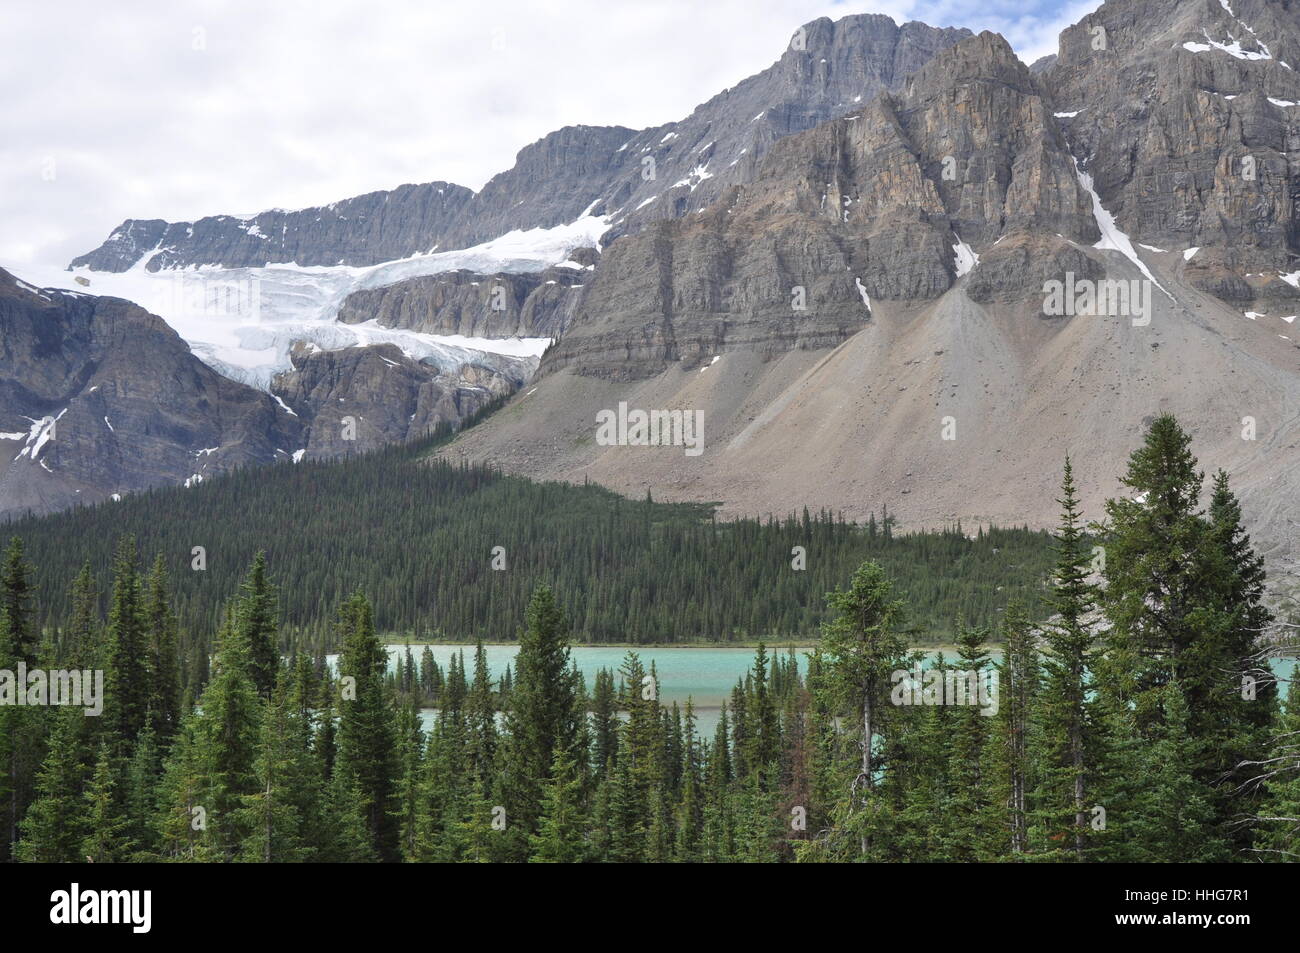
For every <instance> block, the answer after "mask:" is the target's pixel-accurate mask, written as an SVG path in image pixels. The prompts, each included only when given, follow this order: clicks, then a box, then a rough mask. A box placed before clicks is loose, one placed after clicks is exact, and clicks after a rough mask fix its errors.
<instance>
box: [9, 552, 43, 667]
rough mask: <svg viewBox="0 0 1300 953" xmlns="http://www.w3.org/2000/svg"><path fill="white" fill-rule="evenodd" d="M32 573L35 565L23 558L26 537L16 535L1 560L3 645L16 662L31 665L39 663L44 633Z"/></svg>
mask: <svg viewBox="0 0 1300 953" xmlns="http://www.w3.org/2000/svg"><path fill="white" fill-rule="evenodd" d="M31 574H32V568H31V566H29V565H27V563H26V562H25V561H24V559H23V541H22V540H21V539H19V538H18V537H17V536H15V537H13V538H12V539H11V540H10V541H9V548H8V549H7V550H6V551H5V555H4V561H3V564H0V611H2V612H3V614H4V617H5V619H6V620H7V625H6V627H5V632H4V634H5V636H6V645H5V646H3V649H4V654H5V655H6V656H7V657H8V658H10V659H12V660H13V662H14V664H15V665H16V664H17V663H19V662H23V663H25V664H26V665H27V667H28V668H33V667H35V666H36V644H37V642H38V640H39V637H40V633H39V632H37V630H36V624H35V621H34V619H33V606H32V602H33V600H34V596H33V592H34V588H33V585H32V581H31V578H30V577H31Z"/></svg>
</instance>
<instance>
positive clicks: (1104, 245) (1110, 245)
mask: <svg viewBox="0 0 1300 953" xmlns="http://www.w3.org/2000/svg"><path fill="white" fill-rule="evenodd" d="M1074 172H1075V174H1076V175H1077V176H1078V177H1079V185H1081V186H1082V187H1083V190H1084V191H1085V192H1087V193H1088V195H1089V197H1090V198H1091V199H1092V217H1093V218H1094V219H1096V221H1097V229H1098V230H1099V231H1100V232H1101V241H1099V242H1097V244H1095V245H1093V246H1092V247H1093V248H1099V249H1102V250H1111V251H1117V252H1119V253H1120V254H1121V255H1123V256H1124V257H1125V258H1127V259H1128V260H1129V261H1131V262H1132V263H1133V264H1134V265H1136V266H1137V269H1138V271H1140V272H1142V274H1143V275H1145V276H1146V279H1147V280H1148V281H1150V282H1151V283H1152V284H1153V285H1155V286H1156V287H1157V288H1159V289H1160V290H1161V291H1162V292H1164V294H1165V297H1167V298H1168V299H1169V300H1170V301H1173V300H1174V296H1173V295H1171V294H1170V293H1169V292H1168V291H1165V286H1164V285H1162V284H1161V283H1160V282H1158V281H1156V276H1155V275H1153V274H1151V269H1149V268H1148V267H1147V266H1146V263H1145V262H1143V261H1142V259H1141V258H1139V257H1138V253H1137V251H1136V250H1135V249H1134V248H1133V243H1132V242H1131V241H1129V237H1128V236H1127V235H1125V234H1124V233H1123V232H1122V231H1120V229H1119V227H1118V226H1117V225H1116V224H1115V216H1114V215H1111V214H1110V212H1108V211H1106V209H1105V208H1104V207H1103V206H1102V204H1101V197H1100V196H1099V195H1098V194H1097V190H1096V189H1094V188H1093V187H1092V176H1091V175H1089V174H1088V173H1087V172H1084V171H1083V170H1082V169H1080V168H1079V160H1078V159H1075V160H1074Z"/></svg>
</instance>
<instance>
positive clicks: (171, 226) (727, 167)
mask: <svg viewBox="0 0 1300 953" xmlns="http://www.w3.org/2000/svg"><path fill="white" fill-rule="evenodd" d="M969 35H970V31H969V30H954V29H935V28H933V27H930V26H926V25H925V24H924V23H905V24H903V25H902V26H899V25H897V24H895V23H894V21H893V20H892V19H890V18H889V17H887V16H880V15H870V14H867V15H859V16H849V17H845V18H844V19H842V20H838V21H831V20H829V19H826V18H822V19H819V20H815V21H813V22H812V23H809V24H807V25H805V26H804V27H801V28H800V29H799V30H798V31H796V33H795V35H794V36H793V37H792V38H791V41H790V44H789V47H788V48H787V50H786V51H785V53H783V54H782V56H781V58H780V59H779V60H778V61H777V62H776V63H775V64H773V65H772V66H771V67H769V68H768V69H766V70H764V71H763V72H761V73H759V74H757V75H755V76H752V77H750V78H749V79H746V80H744V81H743V82H741V83H739V84H737V85H736V86H735V87H734V88H732V89H729V90H724V91H723V92H721V93H719V94H718V95H717V96H715V97H713V98H712V99H711V100H709V101H708V102H706V103H704V104H703V105H701V106H699V107H698V108H696V110H695V111H694V112H692V113H691V115H690V116H688V117H686V118H685V119H683V120H681V121H680V122H674V123H668V124H666V125H663V126H657V127H655V128H652V129H644V130H641V131H639V132H638V131H637V130H634V129H628V128H625V127H622V126H566V127H564V128H563V129H559V130H556V131H555V132H553V133H550V134H549V135H547V136H544V137H543V138H542V139H540V140H539V141H537V142H535V143H533V144H531V145H529V146H526V147H525V148H524V149H522V150H521V151H520V152H519V154H518V156H517V157H516V159H515V165H514V166H513V167H512V168H511V169H509V170H507V171H505V172H502V173H501V174H499V175H497V176H495V177H493V178H492V179H491V180H490V181H489V182H488V183H487V184H486V185H485V186H484V187H483V189H482V190H481V191H479V192H477V193H474V192H471V191H470V190H468V189H465V188H463V187H462V186H457V185H452V184H450V183H447V182H433V183H429V184H426V185H404V186H402V187H400V188H398V189H394V190H393V191H391V192H372V193H370V194H368V195H362V196H358V197H356V198H352V199H347V200H345V201H342V202H336V203H334V204H333V205H329V206H326V207H324V208H311V209H303V210H302V211H297V212H285V211H282V210H279V209H273V210H271V211H267V212H262V213H261V214H259V215H255V216H231V215H218V216H212V217H209V218H204V219H200V220H199V221H197V222H192V223H191V222H176V223H167V222H163V221H161V220H148V221H140V220H134V219H128V220H127V221H125V222H123V223H122V224H121V225H119V226H118V227H117V228H116V229H114V230H113V233H112V234H111V235H110V236H109V237H108V239H107V240H106V241H105V242H104V244H103V245H101V246H100V247H99V248H97V249H95V250H94V251H92V252H90V253H88V254H86V255H82V256H80V257H78V258H75V259H73V261H72V263H71V266H70V267H72V268H78V267H87V268H90V269H92V270H95V271H126V270H127V269H129V268H131V267H132V266H134V265H135V264H136V263H137V262H140V261H141V260H142V259H143V260H144V261H145V267H147V268H148V269H150V270H155V271H156V270H158V269H160V268H175V267H187V266H190V265H220V266H223V267H227V268H235V267H258V266H262V265H266V264H268V263H284V262H296V263H297V264H299V265H337V264H343V265H373V264H377V263H379V262H383V261H391V260H393V259H397V258H405V257H407V256H409V255H414V254H420V253H425V252H429V251H431V250H434V249H437V250H440V251H449V250H453V249H458V248H466V247H469V246H471V245H477V244H480V243H482V242H485V241H488V240H490V239H493V238H496V237H498V236H500V235H503V234H505V233H506V232H510V231H513V230H516V229H529V228H552V227H554V226H557V225H563V224H567V223H569V222H572V221H574V220H576V219H578V218H581V217H583V216H584V215H587V214H592V213H596V214H602V215H607V216H609V217H610V218H611V219H614V220H615V222H614V224H615V225H616V226H617V228H618V229H621V230H627V229H629V228H631V227H633V226H634V225H635V224H638V223H641V222H645V221H652V220H654V219H657V218H664V217H668V216H672V215H683V214H685V213H686V212H688V211H692V210H694V209H696V208H701V207H703V206H704V205H706V204H708V203H709V202H711V201H713V199H714V198H716V197H717V196H718V195H719V194H721V192H722V190H723V189H724V188H725V187H726V186H727V185H729V184H731V183H734V182H741V181H745V180H746V179H747V178H748V177H749V176H750V175H752V173H753V170H754V169H755V168H756V162H757V160H758V159H760V158H761V157H762V155H763V154H764V153H765V152H766V151H767V150H768V149H769V148H770V147H771V146H772V144H773V143H774V142H776V141H777V140H778V139H780V138H781V137H782V136H785V135H788V134H790V133H792V132H798V131H801V130H804V129H808V128H811V127H812V126H814V125H816V124H817V123H819V122H822V121H823V120H826V119H830V118H832V117H833V116H838V115H841V114H843V113H844V112H847V111H849V110H850V109H852V108H853V104H854V103H856V102H865V101H867V100H869V99H871V98H872V97H874V96H875V95H876V94H877V93H879V92H880V91H881V90H884V89H893V88H896V87H897V86H898V85H900V84H901V83H902V81H903V79H904V78H905V77H906V76H907V74H908V73H909V72H910V71H912V70H914V69H917V68H918V67H920V66H921V65H923V64H924V63H925V62H926V61H927V60H929V59H930V58H931V57H932V56H933V55H934V54H935V53H936V52H938V51H939V50H941V49H943V48H945V47H948V46H951V45H952V44H953V43H955V42H956V41H957V40H959V39H960V38H962V37H964V36H969ZM647 159H649V160H652V161H653V162H654V163H655V165H654V168H653V171H650V168H649V166H648V165H647V163H646V160H647ZM674 183H675V184H674ZM661 198H662V201H660V199H661ZM652 200H653V201H652ZM620 212H621V213H623V214H622V215H619V213H620Z"/></svg>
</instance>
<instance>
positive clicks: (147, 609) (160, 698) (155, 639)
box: [142, 554, 181, 749]
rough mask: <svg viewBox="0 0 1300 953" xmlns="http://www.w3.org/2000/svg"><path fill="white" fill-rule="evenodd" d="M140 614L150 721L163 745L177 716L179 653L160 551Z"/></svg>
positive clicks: (179, 713) (169, 738)
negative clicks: (145, 647)
mask: <svg viewBox="0 0 1300 953" xmlns="http://www.w3.org/2000/svg"><path fill="white" fill-rule="evenodd" d="M143 602H144V605H143V610H142V611H143V616H144V621H145V628H146V638H147V640H148V645H149V678H150V686H151V689H152V690H151V692H150V696H149V715H150V724H151V725H152V727H153V730H154V733H155V735H156V736H157V741H158V744H159V745H160V746H161V747H163V748H164V749H165V748H166V747H167V746H168V745H169V744H170V743H171V739H172V737H173V736H174V735H175V734H176V729H177V728H178V727H179V726H180V720H181V698H180V695H181V690H180V657H179V655H178V647H177V646H178V639H177V634H176V615H175V613H174V612H172V608H171V603H170V600H169V595H168V591H167V568H166V564H165V563H164V562H163V558H162V555H161V554H160V555H159V556H158V557H157V559H155V561H154V564H153V570H152V572H151V573H150V574H149V579H148V582H147V583H146V585H145V587H144V592H143Z"/></svg>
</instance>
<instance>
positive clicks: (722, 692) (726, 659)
mask: <svg viewBox="0 0 1300 953" xmlns="http://www.w3.org/2000/svg"><path fill="white" fill-rule="evenodd" d="M429 648H430V649H431V650H432V651H433V657H434V659H435V660H436V661H437V662H438V665H439V666H440V667H441V668H442V670H443V671H444V672H446V670H447V668H448V665H449V664H450V662H451V657H452V655H453V654H454V653H458V652H463V653H464V654H465V675H466V678H473V675H474V647H473V646H472V645H469V646H467V645H430V646H429ZM405 650H406V646H405V645H391V644H390V645H389V646H388V652H389V658H390V660H391V662H392V663H393V664H395V663H396V661H397V660H398V659H399V658H401V657H402V655H403V653H404V652H405ZM423 651H424V646H423V645H412V646H411V655H412V656H413V657H414V658H415V662H416V664H417V665H418V664H419V662H420V656H421V653H423ZM518 651H519V647H518V646H517V645H487V646H484V652H485V653H486V654H487V663H488V668H489V669H490V670H491V673H492V678H493V679H497V678H500V677H501V675H502V674H504V672H505V670H506V666H507V665H510V666H511V667H512V668H513V665H514V659H515V655H516V654H517V653H518ZM569 651H570V654H571V656H572V658H573V661H574V662H575V663H577V666H578V670H579V671H580V672H582V674H583V677H584V678H585V679H586V681H587V691H589V692H590V691H591V690H592V688H593V687H594V685H595V683H596V673H597V672H598V671H599V670H600V669H602V668H607V669H610V670H611V671H613V672H614V678H615V683H616V684H617V681H618V667H619V665H620V664H622V661H623V659H624V657H625V656H626V655H627V653H628V651H629V650H628V649H627V648H615V647H607V646H576V647H574V648H572V649H570V650H569ZM633 651H635V652H636V653H637V655H638V656H640V658H641V664H642V665H644V666H645V668H646V671H647V672H648V671H649V670H650V665H651V663H654V666H655V669H656V671H657V673H658V675H659V699H660V701H661V702H663V704H665V705H669V706H671V705H672V703H673V702H677V703H678V705H680V706H682V707H685V705H686V700H687V699H688V698H689V699H691V701H692V703H693V704H694V706H695V714H696V718H697V726H696V727H697V731H698V732H699V734H700V735H701V736H702V737H705V738H708V739H710V740H711V739H712V738H713V732H714V729H715V728H716V727H717V724H718V716H719V712H720V710H721V707H722V703H723V701H724V700H728V699H730V697H731V690H732V688H734V687H735V685H736V682H737V681H738V680H739V679H741V678H743V677H744V675H745V673H746V672H747V671H749V670H750V668H752V666H753V664H754V650H753V649H752V648H728V647H725V646H709V647H701V648H682V647H670V648H659V647H655V646H649V645H647V646H641V647H639V648H637V649H634V650H633ZM809 651H810V650H809V649H796V650H795V652H796V654H797V656H798V657H799V671H800V672H802V673H806V672H807V662H806V661H805V657H806V656H807V654H808V652H809ZM923 651H926V652H927V655H928V657H930V658H933V657H934V650H932V649H924V650H923ZM788 652H789V649H788V648H786V649H773V648H769V649H768V655H769V657H770V656H771V655H773V654H779V655H781V656H783V657H784V656H785V655H786V654H787V653H788ZM992 654H993V655H994V657H995V658H996V657H997V655H998V653H992ZM943 655H944V658H945V659H947V660H949V661H951V660H953V659H955V658H956V653H954V652H952V651H951V650H945V651H944V653H943ZM1272 668H1273V671H1274V672H1276V673H1277V674H1278V675H1279V676H1280V677H1283V678H1290V677H1291V676H1292V673H1293V672H1294V670H1295V668H1296V660H1295V659H1275V660H1274V661H1273V663H1272ZM1283 692H1285V686H1283ZM432 718H433V712H432V710H426V711H425V712H424V721H425V727H426V728H427V727H429V726H430V725H431V724H432Z"/></svg>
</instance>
